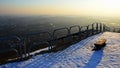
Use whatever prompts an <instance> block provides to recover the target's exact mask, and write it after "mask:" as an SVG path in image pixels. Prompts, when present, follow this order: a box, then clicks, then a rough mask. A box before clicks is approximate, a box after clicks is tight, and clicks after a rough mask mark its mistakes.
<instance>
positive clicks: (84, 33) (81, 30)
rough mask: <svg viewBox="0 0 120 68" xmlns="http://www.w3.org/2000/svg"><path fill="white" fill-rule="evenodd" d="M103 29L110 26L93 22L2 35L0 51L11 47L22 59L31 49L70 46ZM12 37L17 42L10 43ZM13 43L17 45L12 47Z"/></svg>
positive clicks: (117, 29) (108, 28) (115, 30)
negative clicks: (42, 30)
mask: <svg viewBox="0 0 120 68" xmlns="http://www.w3.org/2000/svg"><path fill="white" fill-rule="evenodd" d="M105 31H111V29H110V27H108V26H106V25H105V24H102V23H93V24H91V25H87V26H79V25H75V26H71V27H69V28H67V27H64V28H59V29H55V30H54V31H53V33H52V34H51V33H49V32H36V33H28V34H25V35H24V36H23V37H18V36H12V38H11V37H2V38H0V45H1V46H0V48H1V47H2V45H4V48H2V50H0V53H4V52H6V51H9V49H11V50H13V51H15V52H16V55H18V58H19V57H20V59H23V58H26V57H30V53H31V52H32V51H35V50H38V49H42V48H46V47H48V51H52V50H53V49H56V48H59V47H66V46H70V45H71V44H73V43H72V42H73V40H74V42H76V41H77V42H78V41H81V40H82V39H85V38H87V37H89V36H92V35H95V34H98V33H101V32H105ZM112 31H113V32H120V28H114V30H112ZM43 35H47V36H43ZM13 38H15V39H17V42H12V43H14V44H10V43H11V42H10V41H12V40H13ZM8 40H9V41H8ZM3 41H5V43H7V44H10V47H7V44H3ZM59 42H61V43H63V42H65V45H63V44H61V45H59ZM57 43H58V44H57ZM11 45H12V47H11ZM14 45H15V46H17V47H14ZM57 46H58V47H57ZM55 47H56V48H55Z"/></svg>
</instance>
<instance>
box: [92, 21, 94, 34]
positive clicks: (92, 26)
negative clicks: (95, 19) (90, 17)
mask: <svg viewBox="0 0 120 68" xmlns="http://www.w3.org/2000/svg"><path fill="white" fill-rule="evenodd" d="M93 34H94V23H93V24H92V35H93Z"/></svg>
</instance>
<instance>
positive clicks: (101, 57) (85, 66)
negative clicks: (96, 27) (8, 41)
mask: <svg viewBox="0 0 120 68" xmlns="http://www.w3.org/2000/svg"><path fill="white" fill-rule="evenodd" d="M101 38H105V39H107V42H106V43H107V45H106V47H104V49H101V50H99V51H91V50H92V48H93V46H94V43H95V42H96V41H97V40H99V39H101ZM0 67H1V68H3V67H7V68H119V67H120V33H112V32H105V33H101V34H98V35H95V36H91V37H89V38H87V39H85V40H82V41H80V42H78V43H76V44H74V45H72V46H70V47H69V48H67V49H65V50H64V51H61V52H57V53H50V54H43V55H37V56H33V58H32V59H29V60H27V61H23V62H15V63H9V64H5V65H1V66H0Z"/></svg>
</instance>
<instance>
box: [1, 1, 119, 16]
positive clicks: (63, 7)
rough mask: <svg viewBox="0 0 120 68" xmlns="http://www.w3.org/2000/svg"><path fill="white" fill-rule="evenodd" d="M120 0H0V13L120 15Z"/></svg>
mask: <svg viewBox="0 0 120 68" xmlns="http://www.w3.org/2000/svg"><path fill="white" fill-rule="evenodd" d="M119 3H120V0H0V14H3V15H4V14H18V15H19V14H23V15H24V14H28V15H81V16H82V15H84V16H86V15H87V16H120V4H119Z"/></svg>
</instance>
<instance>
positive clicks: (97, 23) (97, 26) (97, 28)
mask: <svg viewBox="0 0 120 68" xmlns="http://www.w3.org/2000/svg"><path fill="white" fill-rule="evenodd" d="M96 31H97V33H98V23H96Z"/></svg>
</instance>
